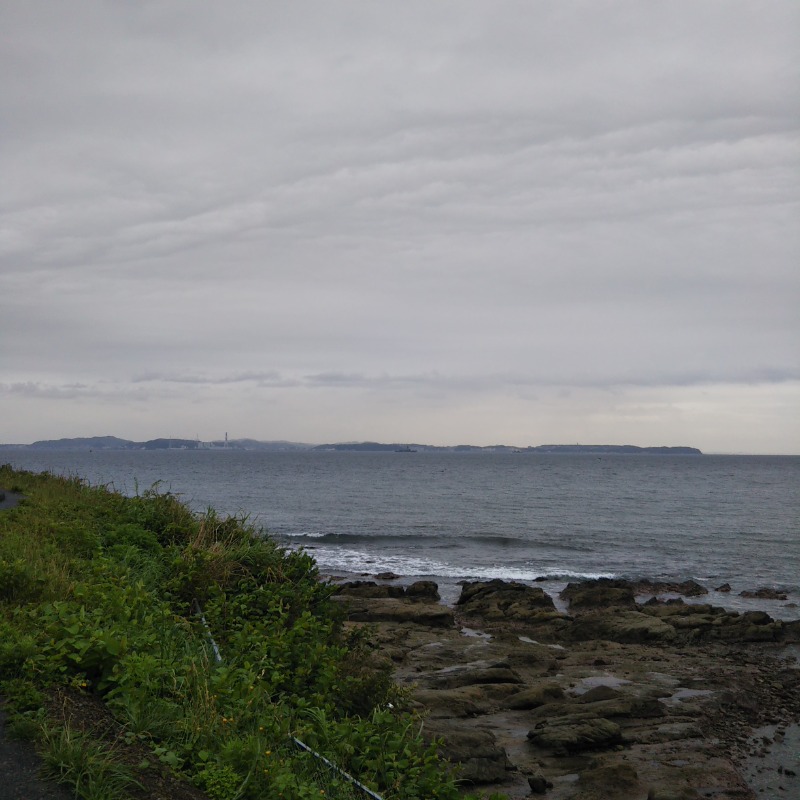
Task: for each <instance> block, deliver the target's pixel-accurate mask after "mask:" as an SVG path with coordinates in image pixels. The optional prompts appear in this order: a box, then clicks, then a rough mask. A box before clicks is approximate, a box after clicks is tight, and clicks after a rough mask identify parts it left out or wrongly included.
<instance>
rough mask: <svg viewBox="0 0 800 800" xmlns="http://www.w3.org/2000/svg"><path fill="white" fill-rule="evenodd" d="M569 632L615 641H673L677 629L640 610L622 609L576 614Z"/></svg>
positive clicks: (578, 637)
mask: <svg viewBox="0 0 800 800" xmlns="http://www.w3.org/2000/svg"><path fill="white" fill-rule="evenodd" d="M569 635H570V636H571V637H572V638H574V639H576V640H578V641H585V640H589V639H608V640H610V641H613V642H623V643H634V644H635V643H643V642H659V641H670V640H671V639H674V638H675V628H674V627H673V626H672V625H670V624H668V623H666V622H664V621H662V620H661V619H658V618H657V617H654V616H652V615H650V614H644V613H642V612H640V611H619V612H616V613H611V614H603V613H598V612H594V613H586V614H582V615H581V616H580V617H576V619H575V620H574V622H573V623H572V624H571V626H570V628H569Z"/></svg>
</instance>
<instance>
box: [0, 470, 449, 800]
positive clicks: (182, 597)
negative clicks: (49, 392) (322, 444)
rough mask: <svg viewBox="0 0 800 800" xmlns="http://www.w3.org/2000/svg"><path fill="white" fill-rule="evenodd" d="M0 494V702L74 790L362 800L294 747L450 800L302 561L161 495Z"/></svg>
mask: <svg viewBox="0 0 800 800" xmlns="http://www.w3.org/2000/svg"><path fill="white" fill-rule="evenodd" d="M0 486H3V487H5V488H7V489H11V490H13V491H18V492H22V493H24V495H25V500H24V501H23V502H22V503H21V504H20V505H19V506H17V507H16V508H14V509H11V510H8V511H5V512H3V513H2V514H0V693H1V694H2V695H3V696H4V697H5V698H6V699H7V701H8V708H9V710H10V711H11V712H12V717H11V726H10V727H11V729H12V730H13V731H16V733H17V734H18V735H21V736H30V737H32V738H35V739H36V741H37V743H38V746H39V748H40V750H41V751H42V753H43V756H44V759H45V764H46V766H47V768H48V769H49V770H50V772H51V773H52V774H54V775H56V776H57V777H59V778H60V779H61V780H64V781H66V782H68V783H69V784H71V785H72V786H73V787H74V789H75V792H76V796H78V797H83V798H104V800H113V798H124V797H147V796H149V792H148V786H149V785H151V784H152V782H153V781H161V782H163V781H164V780H165V779H166V778H165V777H164V776H165V775H167V776H168V777H169V775H171V774H174V775H177V776H178V777H179V778H180V779H182V780H183V781H185V782H187V783H190V784H192V785H193V786H195V787H197V788H199V789H200V790H202V791H204V792H205V793H206V794H207V796H208V797H210V798H213V800H240V799H241V800H246V799H247V798H254V800H255V799H256V798H257V799H258V800H263V799H264V798H286V799H287V800H290V799H293V798H297V800H301V799H307V798H312V797H313V798H317V799H318V798H320V796H327V797H334V798H335V797H339V798H352V797H357V796H359V795H358V794H356V793H355V789H354V788H353V787H352V786H351V785H350V784H349V783H347V782H346V781H345V780H344V779H343V778H341V777H339V776H337V774H336V773H335V772H332V771H331V770H329V769H328V768H326V767H325V766H324V765H321V764H320V762H318V761H317V760H316V759H314V758H313V757H312V756H310V755H309V754H308V753H306V752H304V751H303V750H301V749H300V748H299V747H297V746H296V745H295V744H294V743H293V741H292V739H291V737H297V738H299V739H301V740H302V741H303V742H305V743H307V744H308V745H309V746H310V747H312V748H314V749H315V750H316V751H318V752H320V753H322V754H323V755H325V756H326V757H327V758H328V759H330V760H331V761H332V762H334V763H335V764H337V765H338V766H339V767H341V768H342V769H343V770H346V771H347V772H348V773H350V774H352V775H354V776H355V777H357V778H358V780H359V781H361V782H362V783H364V784H365V785H367V786H369V787H371V788H372V789H373V790H374V791H377V792H378V793H380V794H381V795H382V796H383V797H385V798H386V799H387V800H390V799H392V800H394V799H398V800H399V798H408V800H413V799H414V798H419V799H420V800H422V798H425V799H426V800H434V799H435V798H441V799H442V800H450V799H451V798H458V797H460V796H461V795H460V792H459V790H458V788H457V784H456V782H455V780H454V779H453V777H452V775H451V774H450V771H449V770H447V769H443V765H442V764H441V762H440V761H439V759H438V757H437V755H436V750H435V747H433V746H431V745H429V744H426V743H425V742H424V741H423V740H422V737H421V735H420V721H419V720H418V719H416V718H415V717H414V716H413V715H411V714H410V713H409V712H408V711H406V710H404V708H403V705H404V704H403V696H402V693H401V692H400V691H399V690H398V689H397V688H396V687H395V685H394V684H393V682H392V680H391V677H390V674H389V671H388V666H386V665H385V664H384V663H383V662H382V661H381V660H380V659H378V658H377V657H376V656H375V655H374V653H373V650H372V648H371V646H370V643H369V640H368V637H367V636H366V635H365V634H364V632H363V631H359V632H353V631H347V629H346V626H343V624H342V619H341V615H340V613H339V611H338V606H337V604H336V603H335V602H333V601H332V600H331V592H332V589H331V587H330V586H328V585H327V584H325V583H323V582H320V581H319V580H318V575H317V569H316V565H315V564H314V561H313V560H312V559H311V558H310V557H309V556H308V555H307V554H305V553H303V552H286V551H284V550H282V549H281V548H279V547H278V546H276V545H275V544H274V543H273V542H272V541H271V540H270V539H269V538H266V537H263V536H262V535H260V534H259V532H258V531H256V530H255V529H254V528H253V527H252V526H250V525H249V524H248V523H247V520H246V519H241V518H226V519H222V518H219V517H218V516H217V515H216V514H215V513H214V512H213V511H208V512H207V513H205V514H203V515H201V516H199V517H198V516H197V515H195V514H193V513H192V512H191V511H190V510H189V509H188V508H187V507H186V506H184V505H183V504H182V503H180V502H179V501H178V500H177V499H176V498H175V497H174V496H173V495H171V494H168V493H166V494H165V493H161V492H159V490H158V487H157V486H156V487H153V488H152V489H151V490H149V491H145V492H144V493H142V494H141V495H140V496H137V497H125V496H123V495H121V494H118V493H116V492H113V491H109V490H108V489H106V488H103V487H91V486H89V485H87V484H86V483H85V482H84V481H82V480H80V479H77V478H60V477H55V476H53V475H49V474H33V473H27V472H18V471H14V470H12V469H11V467H9V466H8V465H6V466H2V467H0ZM212 637H213V638H212ZM214 643H216V645H218V648H219V653H220V654H221V657H218V655H217V652H216V651H215V649H214ZM170 779H172V778H170ZM181 796H184V795H181Z"/></svg>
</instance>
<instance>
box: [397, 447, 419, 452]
mask: <svg viewBox="0 0 800 800" xmlns="http://www.w3.org/2000/svg"><path fill="white" fill-rule="evenodd" d="M416 452H417V451H416V450H412V449H411V448H410V447H409V446H408V445H406V446H405V447H398V448H397V449H396V450H395V453H416Z"/></svg>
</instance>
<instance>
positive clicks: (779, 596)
mask: <svg viewBox="0 0 800 800" xmlns="http://www.w3.org/2000/svg"><path fill="white" fill-rule="evenodd" d="M739 597H750V598H755V599H758V600H786V597H787V595H786V592H781V591H780V590H778V589H770V588H768V587H763V588H761V589H756V590H755V591H754V592H748V591H744V592H739Z"/></svg>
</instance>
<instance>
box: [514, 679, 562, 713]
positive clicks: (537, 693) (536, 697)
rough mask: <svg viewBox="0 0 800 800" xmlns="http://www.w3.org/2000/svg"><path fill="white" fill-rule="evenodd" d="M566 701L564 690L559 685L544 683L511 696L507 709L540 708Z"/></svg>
mask: <svg viewBox="0 0 800 800" xmlns="http://www.w3.org/2000/svg"><path fill="white" fill-rule="evenodd" d="M563 699H564V690H563V689H562V688H561V687H560V686H559V685H558V684H557V683H542V684H539V685H538V686H532V687H530V688H529V689H523V690H522V691H521V692H518V693H517V694H514V695H511V697H509V698H508V701H507V702H506V707H507V708H511V709H514V710H517V711H519V710H525V709H530V708H538V707H539V706H543V705H544V704H545V703H552V702H553V701H556V700H563Z"/></svg>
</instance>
